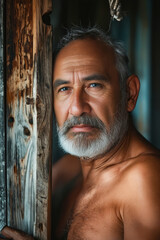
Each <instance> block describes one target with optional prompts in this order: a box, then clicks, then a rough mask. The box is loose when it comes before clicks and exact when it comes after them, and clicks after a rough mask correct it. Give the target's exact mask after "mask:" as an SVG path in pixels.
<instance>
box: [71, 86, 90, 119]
mask: <svg viewBox="0 0 160 240" xmlns="http://www.w3.org/2000/svg"><path fill="white" fill-rule="evenodd" d="M90 111H91V107H90V105H89V103H88V101H87V98H86V96H85V94H84V92H83V91H80V90H77V91H75V92H74V93H73V95H72V99H71V104H70V107H69V114H70V115H72V116H76V117H79V116H81V115H82V114H83V113H90Z"/></svg>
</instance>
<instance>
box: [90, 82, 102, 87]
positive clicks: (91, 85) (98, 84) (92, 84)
mask: <svg viewBox="0 0 160 240" xmlns="http://www.w3.org/2000/svg"><path fill="white" fill-rule="evenodd" d="M89 86H90V87H91V88H96V87H99V88H101V87H102V84H100V83H91V84H90V85H89Z"/></svg>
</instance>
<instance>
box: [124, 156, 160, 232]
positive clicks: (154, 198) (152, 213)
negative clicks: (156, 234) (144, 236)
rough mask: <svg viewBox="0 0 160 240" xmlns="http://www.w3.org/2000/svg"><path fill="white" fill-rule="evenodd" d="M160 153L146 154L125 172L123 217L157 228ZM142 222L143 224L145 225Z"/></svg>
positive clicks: (159, 211) (159, 206) (159, 218)
mask: <svg viewBox="0 0 160 240" xmlns="http://www.w3.org/2000/svg"><path fill="white" fill-rule="evenodd" d="M159 183H160V155H159V154H146V155H145V154H144V156H143V157H142V156H141V157H140V158H139V159H137V161H134V162H133V163H132V164H130V166H129V167H128V169H127V170H126V173H125V174H124V179H123V185H124V186H125V187H124V188H123V189H124V197H122V198H123V219H124V222H125V223H127V224H128V222H130V223H131V224H132V225H134V224H135V226H137V225H136V224H139V225H141V224H142V223H143V224H144V225H146V226H147V227H152V228H153V229H154V228H155V229H157V228H158V226H159V224H160V186H159ZM143 224H142V225H143Z"/></svg>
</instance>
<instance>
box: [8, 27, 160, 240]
mask: <svg viewBox="0 0 160 240" xmlns="http://www.w3.org/2000/svg"><path fill="white" fill-rule="evenodd" d="M139 88H140V84H139V79H138V77H137V76H136V75H130V73H129V70H128V58H127V56H126V55H125V53H124V50H123V49H122V47H121V46H120V45H119V44H117V43H114V42H113V41H112V40H111V39H110V37H108V36H105V35H104V34H103V32H101V31H99V30H97V29H95V28H92V29H77V30H72V31H71V32H69V33H68V35H67V36H65V37H64V39H63V40H62V42H61V46H60V48H59V51H58V52H57V55H56V58H55V63H54V74H53V89H54V110H55V115H56V119H57V129H58V135H59V141H60V144H61V146H62V147H63V148H64V150H65V151H66V152H68V153H70V154H72V155H75V156H78V157H79V159H80V163H81V168H82V174H83V186H82V189H81V192H80V193H79V195H78V197H77V198H76V201H75V204H74V207H73V211H72V212H73V213H72V214H71V216H70V222H69V223H70V224H69V228H68V237H67V239H68V240H84V239H85V240H106V239H107V240H123V239H125V240H135V239H136V240H138V239H141V240H159V239H160V187H159V182H160V152H159V150H157V149H156V148H154V147H153V146H152V145H151V144H150V143H149V142H148V141H147V140H145V139H144V138H143V137H142V136H141V135H140V133H138V132H137V130H136V129H135V128H134V126H133V124H132V121H131V119H130V112H132V111H133V109H134V107H135V105H136V101H137V97H138V93H139ZM4 231H5V228H4ZM21 239H22V240H23V239H24V238H23V237H22V238H19V240H21Z"/></svg>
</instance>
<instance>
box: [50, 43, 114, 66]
mask: <svg viewBox="0 0 160 240" xmlns="http://www.w3.org/2000/svg"><path fill="white" fill-rule="evenodd" d="M78 59H80V61H83V59H84V60H85V61H87V60H88V61H90V60H93V61H98V62H99V64H106V65H113V66H115V63H116V59H115V53H114V50H113V48H112V47H111V46H108V45H106V44H105V43H104V42H102V41H101V40H96V39H90V38H87V39H79V40H74V41H71V42H70V43H69V44H67V45H66V46H65V47H64V48H62V49H61V50H60V52H59V53H58V55H57V57H56V59H55V63H54V70H55V69H56V68H57V67H59V65H61V64H63V63H64V62H65V64H68V65H69V64H70V61H71V62H72V63H73V62H74V61H75V64H76V62H77V60H78ZM77 64H79V63H78V62H77Z"/></svg>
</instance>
